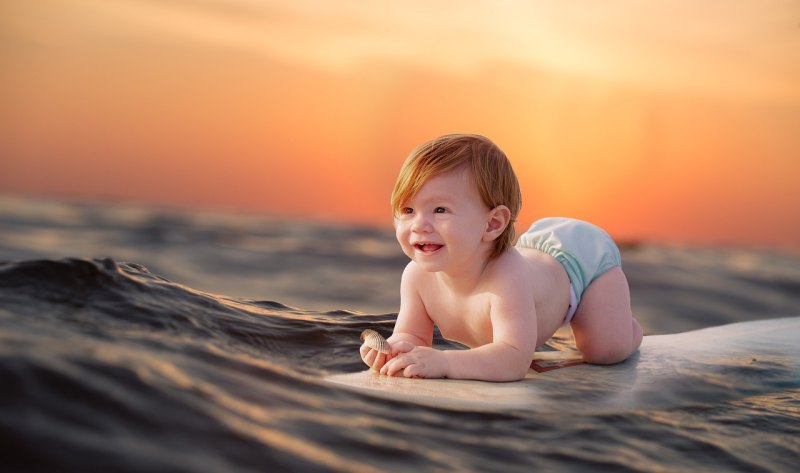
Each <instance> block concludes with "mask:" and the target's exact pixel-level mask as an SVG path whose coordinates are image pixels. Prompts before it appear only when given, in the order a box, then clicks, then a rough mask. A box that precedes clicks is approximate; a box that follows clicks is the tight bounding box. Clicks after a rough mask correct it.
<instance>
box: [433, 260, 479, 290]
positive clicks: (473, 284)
mask: <svg viewBox="0 0 800 473" xmlns="http://www.w3.org/2000/svg"><path fill="white" fill-rule="evenodd" d="M490 262H491V261H490V260H489V258H486V257H485V258H478V259H477V261H475V262H474V263H473V264H470V265H468V266H466V267H462V268H459V269H458V270H456V271H439V272H437V273H436V277H437V278H438V279H439V281H441V283H442V284H444V285H445V286H446V287H447V288H448V289H450V290H451V291H452V292H453V293H455V294H465V295H466V294H472V293H474V292H475V289H476V288H477V287H478V285H479V284H480V283H481V281H482V280H483V273H484V271H486V267H487V266H489V263H490Z"/></svg>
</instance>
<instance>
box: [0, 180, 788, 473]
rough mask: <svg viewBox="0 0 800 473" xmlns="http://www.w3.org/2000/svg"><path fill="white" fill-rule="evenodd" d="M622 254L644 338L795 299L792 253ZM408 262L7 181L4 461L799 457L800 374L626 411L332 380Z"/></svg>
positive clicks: (610, 465) (380, 325)
mask: <svg viewBox="0 0 800 473" xmlns="http://www.w3.org/2000/svg"><path fill="white" fill-rule="evenodd" d="M622 255H623V265H624V267H625V270H626V273H627V274H628V278H629V280H630V284H631V291H632V303H633V309H634V312H635V313H636V315H637V317H638V319H639V321H640V322H641V324H642V326H643V328H644V330H645V333H646V334H667V333H676V332H681V331H687V330H693V329H698V328H703V327H709V326H714V325H720V324H726V323H731V322H739V321H746V320H761V319H768V318H775V317H786V316H797V315H800V254H798V253H796V252H791V251H775V250H769V249H757V248H710V247H679V246H669V245H658V244H651V243H638V244H635V245H634V244H623V245H622ZM405 262H406V261H405V257H404V256H403V254H402V253H401V252H400V250H399V249H398V248H397V245H396V243H395V241H394V239H393V235H392V233H391V229H390V228H389V225H388V223H387V228H385V229H373V228H365V227H348V226H337V225H332V224H324V223H312V222H302V221H290V220H285V219H267V218H264V217H257V216H247V215H235V214H231V213H227V214H226V213H221V212H217V213H214V212H198V211H188V210H174V209H173V210H167V209H156V208H148V207H141V206H132V205H111V204H97V203H85V202H84V203H79V202H56V201H48V200H37V199H30V198H21V197H11V196H0V470H2V471H9V472H15V471H42V472H51V471H75V472H92V471H102V472H112V471H123V472H125V471H130V472H150V471H152V472H171V471H175V472H251V471H252V472H263V471H409V470H415V471H504V472H505V471H532V470H537V471H538V470H541V471H676V472H677V471H787V472H788V471H792V472H794V471H796V470H797V467H798V465H800V440H798V439H800V374H798V377H797V382H796V383H794V384H791V383H789V384H788V385H782V387H781V388H780V389H777V390H776V389H765V390H764V391H763V392H756V393H749V394H748V395H747V396H743V397H741V398H736V399H733V400H731V399H726V400H724V401H720V400H718V399H715V398H714V395H713V394H712V393H709V396H708V397H707V398H705V399H703V398H700V399H697V398H695V399H692V402H691V403H689V404H686V403H683V404H681V405H680V407H675V408H667V409H628V410H623V411H620V412H617V413H609V412H598V413H592V412H591V411H589V412H579V413H574V412H573V413H571V412H563V411H558V412H556V411H554V412H535V413H534V412H519V411H512V410H510V411H509V412H505V413H502V414H487V413H478V412H462V411H458V410H446V409H434V408H427V407H420V406H417V405H412V404H404V403H398V402H391V401H384V400H379V399H374V398H371V397H367V396H362V395H358V394H353V393H349V392H345V391H342V390H340V389H337V388H335V387H333V386H331V385H328V384H325V383H323V381H322V378H323V377H324V376H325V375H327V374H332V373H343V372H355V371H359V370H362V369H364V367H363V366H362V364H361V361H360V359H359V356H358V346H359V344H360V342H359V339H358V336H359V334H360V332H361V331H362V330H363V329H365V328H373V329H376V330H378V331H380V332H382V333H384V334H389V333H390V332H391V329H392V326H393V322H394V318H395V316H396V311H397V303H398V302H397V297H398V294H397V292H398V285H399V278H400V272H401V271H402V268H403V266H404V265H405ZM435 341H436V345H437V346H439V347H449V348H454V346H452V345H451V344H449V343H448V342H447V341H446V340H443V339H442V338H441V337H438V336H437V337H436V340H435ZM569 343H570V340H569V339H568V338H560V339H557V340H555V341H553V342H552V343H551V346H552V347H556V346H560V345H565V344H566V345H568V344H569Z"/></svg>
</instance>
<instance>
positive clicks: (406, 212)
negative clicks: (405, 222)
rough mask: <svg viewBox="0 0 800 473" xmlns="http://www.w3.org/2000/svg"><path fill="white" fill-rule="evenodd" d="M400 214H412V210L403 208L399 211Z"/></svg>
mask: <svg viewBox="0 0 800 473" xmlns="http://www.w3.org/2000/svg"><path fill="white" fill-rule="evenodd" d="M400 213H401V214H413V213H414V209H412V208H411V207H403V208H402V209H400Z"/></svg>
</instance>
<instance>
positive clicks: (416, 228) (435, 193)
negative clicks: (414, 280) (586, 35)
mask: <svg viewBox="0 0 800 473" xmlns="http://www.w3.org/2000/svg"><path fill="white" fill-rule="evenodd" d="M489 213H490V209H489V208H488V207H487V206H486V205H485V204H484V203H483V200H482V199H481V197H480V194H478V189H477V188H476V186H475V182H474V180H473V178H472V174H471V172H470V171H469V169H468V168H466V167H462V168H460V169H456V170H454V171H450V172H447V173H445V174H440V175H438V176H434V177H432V178H430V179H428V181H427V182H426V183H425V184H424V185H423V186H422V188H421V189H420V190H419V192H417V194H416V195H414V196H413V197H412V198H411V200H410V201H409V202H406V203H405V205H403V206H402V207H401V208H400V212H399V213H398V214H397V216H396V217H395V229H396V235H397V241H398V242H399V243H400V246H401V247H402V248H403V252H405V254H406V255H408V257H409V258H411V259H412V260H414V261H415V262H417V263H418V264H420V265H421V266H422V267H423V268H424V269H426V270H428V271H443V270H448V269H452V270H457V269H458V268H459V266H460V265H463V264H467V263H469V262H473V263H474V261H476V260H475V258H476V257H481V256H484V255H482V253H483V252H484V251H485V248H486V245H485V244H484V242H483V241H482V238H483V234H484V231H485V230H486V228H487V224H488V221H489Z"/></svg>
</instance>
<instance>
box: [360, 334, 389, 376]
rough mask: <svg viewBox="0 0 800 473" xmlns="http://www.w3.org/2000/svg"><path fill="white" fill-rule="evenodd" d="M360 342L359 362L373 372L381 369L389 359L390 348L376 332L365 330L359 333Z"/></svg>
mask: <svg viewBox="0 0 800 473" xmlns="http://www.w3.org/2000/svg"><path fill="white" fill-rule="evenodd" d="M361 340H362V341H363V342H364V343H363V344H362V345H361V348H360V349H359V351H360V353H361V360H363V361H364V363H365V364H366V365H367V366H369V367H370V368H372V369H374V370H376V371H377V370H379V369H381V368H382V367H383V365H384V364H385V363H386V361H387V360H388V359H390V358H391V352H392V348H391V345H390V344H389V342H387V341H386V339H384V338H383V337H382V336H381V335H380V334H379V333H378V332H376V331H374V330H370V329H366V330H364V331H363V332H362V333H361Z"/></svg>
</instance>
